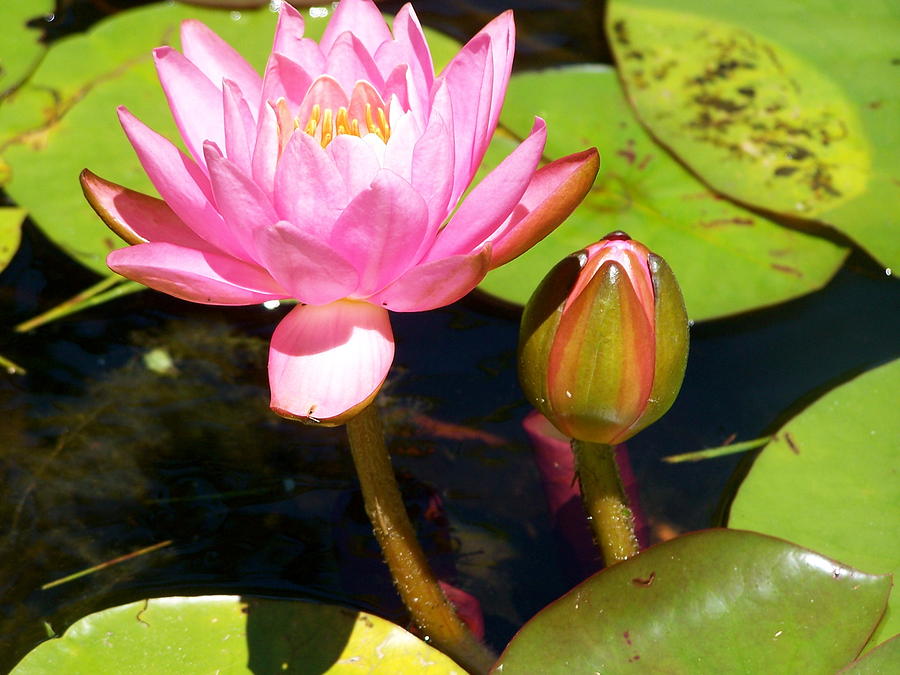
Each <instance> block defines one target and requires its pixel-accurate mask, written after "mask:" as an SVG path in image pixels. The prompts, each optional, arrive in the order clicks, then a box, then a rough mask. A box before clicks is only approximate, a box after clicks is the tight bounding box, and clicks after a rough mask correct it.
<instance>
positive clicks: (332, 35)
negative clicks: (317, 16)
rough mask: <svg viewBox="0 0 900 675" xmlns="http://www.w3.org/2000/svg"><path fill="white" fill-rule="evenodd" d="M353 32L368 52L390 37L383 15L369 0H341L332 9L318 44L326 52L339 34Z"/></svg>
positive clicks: (371, 52)
mask: <svg viewBox="0 0 900 675" xmlns="http://www.w3.org/2000/svg"><path fill="white" fill-rule="evenodd" d="M346 32H350V33H353V35H355V36H356V37H357V38H359V40H360V42H362V44H363V46H364V47H365V48H366V50H368V52H369V53H370V54H374V53H375V52H376V51H377V49H378V47H379V46H380V45H381V43H382V42H386V41H387V40H390V39H391V32H390V31H389V30H388V27H387V24H386V23H385V22H384V17H382V16H381V13H380V12H379V11H378V8H377V7H375V4H374V3H373V2H371V0H341V2H339V3H338V6H337V8H336V9H335V10H334V15H332V17H331V20H330V21H329V22H328V26H327V27H326V28H325V32H324V33H323V34H322V39H321V40H319V45H320V46H321V48H322V51H323V52H325V53H326V54H327V53H328V52H329V51H331V48H332V46H333V45H334V43H335V42H336V41H337V39H338V38H339V37H340V36H341V34H343V33H346Z"/></svg>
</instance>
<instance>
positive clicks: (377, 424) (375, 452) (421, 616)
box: [347, 403, 496, 673]
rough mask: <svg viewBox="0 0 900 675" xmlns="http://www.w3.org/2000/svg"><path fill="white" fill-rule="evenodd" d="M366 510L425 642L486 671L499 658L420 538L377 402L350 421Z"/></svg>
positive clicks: (349, 432) (472, 668) (476, 669)
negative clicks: (451, 593)
mask: <svg viewBox="0 0 900 675" xmlns="http://www.w3.org/2000/svg"><path fill="white" fill-rule="evenodd" d="M347 436H348V437H349V438H350V450H351V452H352V454H353V463H354V465H355V466H356V473H357V475H358V476H359V483H360V487H361V488H362V494H363V500H364V501H365V505H366V513H367V514H368V516H369V520H370V521H371V523H372V528H373V529H374V531H375V538H376V539H377V540H378V543H379V545H380V546H381V551H382V553H383V555H384V559H385V562H387V565H388V568H390V571H391V576H392V577H393V578H394V584H395V585H396V587H397V590H398V592H399V593H400V597H401V598H402V600H403V603H404V604H405V605H406V608H407V609H408V610H409V613H410V615H411V617H412V620H413V622H414V623H415V624H416V626H417V627H418V628H419V630H420V631H422V634H423V635H426V636H428V637H427V640H428V642H430V644H432V645H433V646H435V647H437V648H438V649H440V650H441V651H443V652H444V653H446V654H447V655H448V656H450V658H452V659H453V660H455V661H456V662H457V663H459V665H461V666H462V667H464V668H465V669H466V670H468V671H469V672H471V673H486V672H487V671H488V670H489V669H490V668H491V666H492V665H493V663H494V661H495V660H496V659H495V657H494V656H493V655H492V654H491V653H490V651H489V650H488V649H487V647H485V646H484V645H483V644H481V643H480V642H479V641H478V640H477V639H476V638H475V636H474V635H472V633H471V632H470V631H469V629H468V628H467V627H466V625H465V624H464V623H463V622H462V621H461V620H460V618H459V617H458V616H457V614H456V610H455V609H454V608H453V605H452V604H450V601H449V600H447V597H446V596H445V595H444V592H443V591H442V590H441V587H440V586H439V585H438V580H437V577H435V575H434V572H432V571H431V568H430V567H429V565H428V561H427V560H426V559H425V554H424V553H423V551H422V547H421V546H419V542H418V541H417V539H416V535H415V531H414V530H413V526H412V523H411V522H410V520H409V515H408V514H407V512H406V506H405V505H404V504H403V498H402V497H401V495H400V488H399V487H398V485H397V479H396V478H395V476H394V470H393V467H392V466H391V459H390V456H389V455H388V451H387V447H386V446H385V443H384V433H383V432H382V429H381V418H380V417H379V415H378V411H377V410H376V408H375V404H374V403H373V404H372V405H369V406H368V407H366V408H365V409H364V410H363V411H362V412H361V413H359V414H358V415H357V416H356V417H354V418H353V419H351V420H350V421H349V422H347Z"/></svg>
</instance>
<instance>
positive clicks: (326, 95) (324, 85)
mask: <svg viewBox="0 0 900 675" xmlns="http://www.w3.org/2000/svg"><path fill="white" fill-rule="evenodd" d="M315 106H318V107H319V120H323V118H324V112H325V111H326V110H331V111H332V113H333V114H336V113H337V111H338V109H339V108H349V107H350V101H349V99H348V98H347V94H346V93H345V92H344V89H343V88H342V87H341V85H340V84H339V83H338V81H337V80H335V79H334V78H333V77H331V76H330V75H321V76H319V77H318V78H316V80H315V81H314V82H313V83H312V85H311V86H310V88H309V91H307V92H306V96H305V97H304V98H303V102H302V103H301V104H300V108H299V109H298V110H297V121H298V122H299V123H300V131H303V130H305V129H306V124H307V122H308V121H309V120H310V118H312V117H313V113H314V108H315ZM330 131H331V130H330V129H327V130H325V131H323V124H322V122H321V121H320V123H319V124H318V127H317V128H316V132H315V135H316V139H317V140H319V141H321V139H322V134H323V133H325V132H330Z"/></svg>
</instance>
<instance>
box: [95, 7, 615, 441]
mask: <svg viewBox="0 0 900 675" xmlns="http://www.w3.org/2000/svg"><path fill="white" fill-rule="evenodd" d="M303 29H304V24H303V19H302V17H301V15H300V14H299V13H298V12H297V11H296V10H295V9H293V8H292V7H291V6H290V5H289V4H288V3H286V2H285V3H282V5H281V8H280V15H279V18H278V24H277V27H276V29H275V39H274V46H273V48H272V53H271V55H270V57H269V59H268V64H267V65H266V68H265V72H264V74H263V75H262V76H260V75H259V74H258V73H257V72H256V71H255V70H254V69H253V68H252V67H251V66H250V65H248V64H247V62H246V61H245V60H244V59H243V58H242V57H241V56H240V55H239V54H238V53H237V52H236V51H235V50H234V49H233V48H232V47H231V46H229V45H228V44H227V43H225V42H224V41H223V40H222V39H221V38H219V37H218V36H217V35H216V34H215V33H213V32H212V31H211V30H210V29H209V28H207V27H206V26H204V25H203V24H201V23H199V22H197V21H186V22H184V23H183V24H182V27H181V46H182V50H183V52H178V51H176V50H175V49H172V48H170V47H160V48H158V49H156V50H155V51H154V59H155V62H156V68H157V72H158V74H159V79H160V82H161V83H162V88H163V90H164V92H165V96H166V98H167V100H168V103H169V107H170V108H171V111H172V115H173V117H174V119H175V122H176V123H177V126H178V129H179V131H180V133H181V138H182V140H183V142H184V146H185V147H186V148H187V151H188V154H185V153H183V152H181V151H180V150H179V149H178V148H177V147H176V146H175V145H173V143H171V142H170V141H169V140H168V139H166V138H164V137H163V136H161V135H159V134H158V133H156V132H154V131H153V130H151V129H150V128H148V127H147V126H146V125H144V124H143V123H142V122H140V121H139V120H138V119H137V118H135V117H134V116H133V115H132V114H131V113H130V112H129V111H128V110H127V109H126V108H124V107H122V108H119V119H120V121H121V124H122V126H123V128H124V130H125V133H126V135H127V136H128V139H129V140H130V141H131V144H132V145H133V146H134V149H135V152H136V153H137V156H138V159H139V160H140V162H141V164H142V165H143V168H144V170H145V171H146V173H147V175H148V176H149V178H150V180H151V181H152V183H153V185H154V186H155V188H156V190H157V191H158V192H159V195H160V196H161V197H162V199H158V198H156V197H151V196H148V195H144V194H141V193H138V192H135V191H133V190H130V189H128V188H125V187H122V186H119V185H116V184H114V183H110V182H108V181H106V180H104V179H102V178H99V177H98V176H96V175H94V174H92V173H91V172H89V171H85V172H84V173H83V174H82V186H83V187H84V191H85V194H86V196H87V198H88V200H89V201H90V203H91V205H92V206H93V207H94V209H95V210H96V211H97V213H98V214H99V215H100V216H101V217H102V218H103V220H104V221H105V222H106V223H107V225H109V226H110V227H111V228H112V229H113V230H114V231H115V232H116V233H117V234H119V236H121V237H122V238H123V239H125V241H127V242H128V243H130V244H132V246H130V247H126V248H122V249H119V250H116V251H113V252H112V253H110V254H109V257H108V259H107V262H108V264H109V266H110V268H111V269H112V270H114V271H115V272H118V273H119V274H121V275H123V276H125V277H128V278H129V279H133V280H135V281H139V282H141V283H143V284H146V285H147V286H149V287H151V288H155V289H157V290H160V291H163V292H165V293H169V294H171V295H174V296H176V297H179V298H182V299H185V300H190V301H193V302H200V303H205V304H213V305H250V304H256V303H261V302H265V301H270V300H280V299H289V298H293V299H296V300H297V301H298V304H297V306H296V307H295V308H294V309H292V310H291V311H290V313H288V314H287V316H285V317H284V319H283V320H282V321H281V322H280V323H279V325H278V326H277V328H276V330H275V332H274V334H273V336H272V343H271V349H270V354H269V382H270V387H271V392H272V399H271V406H272V408H273V409H274V410H275V411H276V412H278V413H280V414H282V415H285V416H289V417H295V418H299V419H304V420H308V421H316V422H324V423H332V424H335V423H341V422H342V421H345V420H346V419H348V418H349V417H350V416H352V415H353V414H355V413H356V412H358V411H359V410H360V409H361V408H362V407H363V406H365V405H367V404H368V403H369V402H371V400H372V399H373V398H374V396H375V394H376V393H377V391H378V389H379V388H380V387H381V384H382V383H383V381H384V379H385V376H386V375H387V372H388V369H389V368H390V365H391V362H392V360H393V355H394V340H393V335H392V333H391V327H390V321H389V317H388V310H392V311H397V312H413V311H421V310H428V309H433V308H437V307H441V306H444V305H447V304H449V303H451V302H454V301H456V300H458V299H459V298H461V297H462V296H464V295H465V294H466V293H468V292H469V291H471V290H472V289H473V288H474V287H475V286H476V285H477V284H478V283H479V282H480V281H481V279H482V278H483V277H484V275H485V274H486V273H487V272H488V270H490V269H492V268H494V267H497V266H498V265H502V264H504V263H506V262H508V261H509V260H511V259H513V258H514V257H516V256H518V255H519V254H520V253H522V252H523V251H525V250H526V249H527V248H529V247H530V246H532V245H533V244H534V243H536V242H537V241H539V240H540V239H541V238H543V237H544V236H545V235H546V234H547V233H548V232H550V231H551V230H552V229H553V228H554V227H556V226H557V225H558V224H559V223H560V222H562V221H563V220H564V219H565V218H566V217H567V216H568V215H569V213H570V212H571V211H572V210H573V209H574V208H575V206H576V205H577V204H578V202H579V201H580V200H581V199H582V197H583V196H584V194H585V193H586V192H587V190H588V189H589V188H590V186H591V184H592V183H593V180H594V177H595V175H596V172H597V168H598V163H599V159H598V156H597V152H596V150H593V149H591V150H587V151H585V152H582V153H579V154H576V155H572V156H569V157H565V158H562V159H559V160H557V161H555V162H552V163H550V164H547V165H545V166H541V167H540V168H539V164H540V161H541V154H542V151H543V148H544V142H545V138H546V133H547V132H546V127H545V125H544V122H543V121H542V120H540V119H538V118H536V120H535V123H534V127H533V129H532V131H531V133H530V135H529V136H528V137H527V138H525V139H524V140H523V141H522V143H521V144H520V145H519V146H518V147H517V148H516V149H515V150H514V151H513V152H512V153H511V154H510V155H509V156H508V157H507V158H506V159H505V160H504V161H503V162H502V163H501V164H500V165H499V166H497V167H496V168H495V169H494V170H493V171H492V172H491V173H490V174H488V175H487V176H486V177H485V178H484V180H482V181H481V182H480V183H479V184H478V185H477V186H475V187H474V188H473V189H472V190H471V191H470V192H469V193H468V194H467V195H466V196H465V198H463V194H464V193H465V192H466V190H467V189H468V188H469V185H470V183H471V182H472V179H473V176H474V174H475V171H476V169H477V168H478V166H479V165H480V163H481V160H482V158H483V156H484V153H485V150H486V148H487V145H488V143H489V142H490V139H491V137H492V135H493V132H494V129H495V127H496V124H497V119H498V117H499V114H500V107H501V104H502V101H503V98H504V95H505V91H506V86H507V82H508V80H509V75H510V69H511V66H512V59H513V52H514V25H513V18H512V14H511V13H510V12H506V13H504V14H502V15H500V16H499V17H497V18H496V19H494V20H493V21H491V22H490V23H489V24H488V25H487V26H485V27H484V29H482V30H481V32H479V33H478V34H477V35H476V36H475V37H474V38H472V40H471V41H469V43H468V44H466V45H465V46H464V47H463V48H462V50H461V51H460V52H459V53H458V54H457V55H456V57H455V58H454V59H453V60H452V61H451V62H450V63H449V64H448V65H447V67H446V68H444V70H443V71H442V72H441V74H440V75H437V76H435V73H434V67H433V65H432V60H431V54H430V52H429V49H428V45H427V43H426V41H425V37H424V35H423V32H422V28H421V26H420V25H419V21H418V19H417V18H416V15H415V13H414V12H413V10H412V8H411V7H410V6H409V5H407V6H405V7H403V8H402V9H401V10H400V12H399V13H398V14H397V16H396V18H395V19H394V22H393V29H392V30H391V29H389V28H388V26H387V24H386V23H385V21H384V19H383V17H382V16H381V14H380V13H379V12H378V10H377V9H376V7H375V5H374V4H373V3H372V2H371V1H370V0H342V2H340V3H339V4H338V6H337V8H336V9H335V11H334V14H333V16H332V18H331V21H330V22H329V24H328V26H327V28H326V30H325V32H324V34H323V35H322V38H321V40H320V41H319V42H316V41H314V40H311V39H309V38H304V37H303Z"/></svg>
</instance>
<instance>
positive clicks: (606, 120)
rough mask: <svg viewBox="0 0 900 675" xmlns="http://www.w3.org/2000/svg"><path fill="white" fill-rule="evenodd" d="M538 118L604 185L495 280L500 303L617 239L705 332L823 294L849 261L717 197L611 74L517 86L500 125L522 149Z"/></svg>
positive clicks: (551, 141) (594, 70)
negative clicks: (595, 155) (569, 259)
mask: <svg viewBox="0 0 900 675" xmlns="http://www.w3.org/2000/svg"><path fill="white" fill-rule="evenodd" d="M535 92H540V96H535ZM534 115H540V116H541V117H543V118H544V119H546V121H547V126H548V129H549V136H548V140H547V149H546V154H547V156H548V157H549V158H556V157H560V156H562V155H565V154H568V153H571V152H576V151H578V150H582V149H584V148H586V147H589V146H592V145H595V146H597V147H598V149H599V150H600V154H601V158H602V162H601V167H600V173H599V175H598V177H597V182H596V183H595V185H594V188H593V190H592V192H591V193H590V194H589V195H588V197H587V199H586V200H585V202H584V203H583V204H582V205H581V206H580V207H579V208H578V209H577V210H576V211H575V213H574V214H573V215H572V216H571V217H570V218H569V220H567V221H566V222H565V223H564V224H563V225H562V226H561V227H560V228H559V229H557V230H556V231H555V232H554V233H553V234H551V235H550V236H549V237H547V239H545V240H544V241H543V242H541V243H540V244H539V245H538V246H536V247H535V248H533V249H532V250H530V251H529V252H527V253H526V254H525V255H523V256H521V257H520V258H519V259H517V260H516V261H514V262H512V263H510V264H509V265H506V266H504V267H501V268H499V269H497V270H495V271H493V272H492V273H491V274H490V275H489V276H488V278H487V280H486V281H485V282H484V284H483V288H484V289H485V290H487V291H489V292H491V293H493V294H495V295H499V296H501V297H503V298H506V299H508V300H512V301H514V302H520V303H521V302H524V301H526V300H527V299H528V297H529V296H530V294H531V292H532V290H533V289H534V287H535V286H537V283H538V281H540V279H541V278H542V277H543V276H544V274H546V272H547V271H548V270H549V269H550V267H552V266H553V265H554V264H555V263H556V262H557V261H558V260H560V259H561V258H563V257H564V256H566V255H568V254H569V253H571V252H573V251H576V250H578V249H580V248H582V247H583V246H585V245H587V244H589V243H592V242H594V241H596V240H597V239H600V238H601V237H602V236H603V235H605V234H606V233H607V232H610V231H612V230H617V229H619V230H624V231H626V232H628V234H630V235H631V236H632V237H634V238H635V239H639V240H641V241H643V242H644V243H645V244H647V245H648V246H649V247H650V248H651V250H653V251H655V252H656V253H658V254H660V255H661V256H663V257H664V258H665V259H666V260H667V261H668V262H669V264H670V265H671V266H672V268H673V270H674V271H675V274H676V276H677V277H678V282H679V284H681V288H682V291H683V292H684V296H685V302H686V304H687V309H688V314H689V315H690V317H691V318H692V319H695V320H697V319H708V318H712V317H718V316H723V315H728V314H734V313H737V312H741V311H745V310H748V309H753V308H756V307H760V306H764V305H771V304H774V303H777V302H781V301H784V300H787V299H789V298H792V297H796V296H798V295H802V294H804V293H808V292H810V291H813V290H816V289H818V288H820V287H821V286H822V285H824V284H825V282H827V281H828V279H830V278H831V276H832V275H833V274H834V272H835V271H836V270H837V268H838V267H839V266H840V264H841V262H842V261H843V259H844V256H845V255H846V251H845V250H844V249H842V248H840V247H838V246H835V245H834V244H832V243H830V242H827V241H825V240H823V239H821V238H818V237H813V236H810V235H807V234H804V233H802V232H798V231H795V230H791V229H788V228H785V227H781V226H779V225H776V224H775V223H773V222H771V221H770V220H767V219H766V218H764V217H762V216H760V215H757V214H755V213H751V212H750V211H747V210H746V209H743V208H741V207H740V206H738V205H736V204H733V203H732V202H729V201H728V200H725V199H723V198H721V197H720V196H718V195H716V194H715V193H713V192H711V191H710V190H709V189H708V188H707V187H705V186H704V185H703V184H702V183H701V182H700V181H698V180H697V179H696V178H695V177H694V176H693V175H691V173H690V172H689V171H687V170H686V169H685V168H684V167H682V166H681V165H680V164H679V163H678V162H677V161H676V160H675V159H673V158H672V157H671V156H670V155H669V154H668V153H667V152H666V150H665V149H664V148H662V147H660V146H659V145H657V144H656V143H655V142H654V141H653V139H652V138H651V137H650V136H649V135H648V134H647V132H646V131H645V130H644V129H643V128H642V127H641V126H640V124H638V123H637V121H636V120H635V119H634V116H633V114H632V112H631V109H630V107H629V106H628V104H627V102H626V101H625V98H624V96H623V94H622V90H621V88H620V86H619V82H618V80H617V78H616V74H615V72H614V71H613V70H611V69H609V68H606V67H602V66H588V67H571V68H562V69H555V70H546V71H542V72H536V73H522V74H519V75H515V76H514V77H513V78H512V82H511V83H510V88H509V93H508V95H507V100H506V104H505V106H504V111H503V115H502V117H501V121H502V123H503V124H504V125H505V126H506V127H508V128H509V129H510V130H512V131H513V132H514V133H515V134H516V135H518V136H520V137H521V136H524V134H525V133H526V132H527V130H528V129H529V128H530V127H531V124H532V120H533V117H534ZM501 145H505V146H506V149H505V151H506V152H508V148H509V147H511V143H510V142H509V141H506V140H505V139H502V138H500V139H497V140H495V147H494V149H493V151H492V152H493V153H495V154H496V156H499V157H502V152H501V149H502V148H501V147H500V146H501ZM493 161H497V159H494V160H493Z"/></svg>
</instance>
